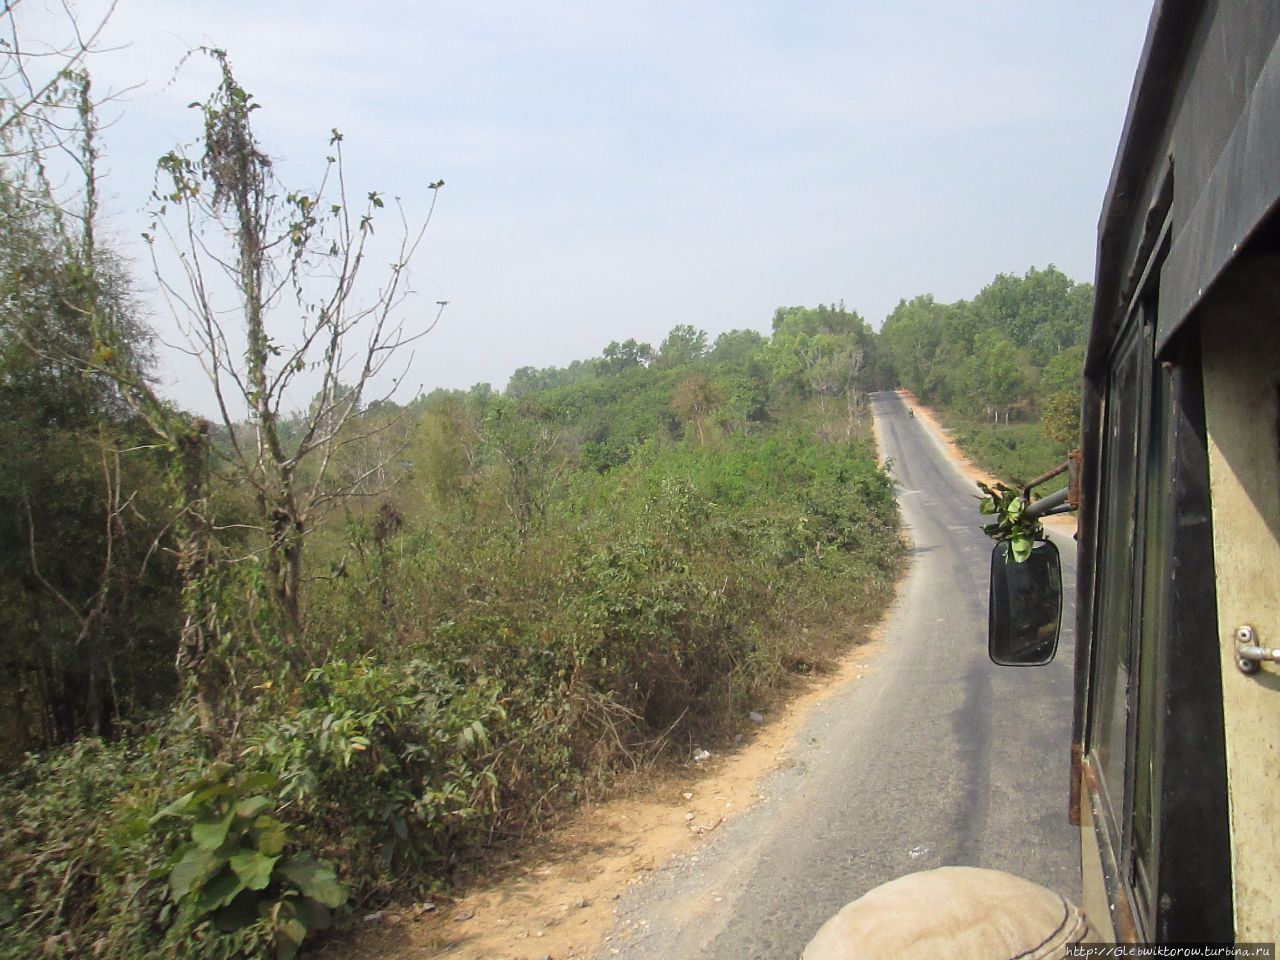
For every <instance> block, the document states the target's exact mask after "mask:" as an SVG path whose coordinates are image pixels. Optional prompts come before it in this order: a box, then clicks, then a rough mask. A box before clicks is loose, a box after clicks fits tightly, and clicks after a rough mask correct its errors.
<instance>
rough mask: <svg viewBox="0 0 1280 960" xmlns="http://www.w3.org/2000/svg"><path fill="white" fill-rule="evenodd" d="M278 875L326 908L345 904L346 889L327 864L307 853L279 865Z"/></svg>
mask: <svg viewBox="0 0 1280 960" xmlns="http://www.w3.org/2000/svg"><path fill="white" fill-rule="evenodd" d="M280 873H281V874H282V875H283V876H285V877H286V878H288V879H289V880H291V881H292V882H293V883H295V884H297V886H298V889H299V890H301V891H302V892H303V894H304V895H306V896H308V897H311V898H312V899H313V900H319V901H320V902H321V903H323V904H324V905H325V906H326V907H333V908H337V907H340V906H342V905H343V904H344V903H346V902H347V888H346V885H345V884H343V883H342V882H341V881H340V880H339V879H338V875H337V874H336V873H334V871H333V868H332V867H331V866H329V864H327V863H325V862H323V861H320V860H316V859H315V858H314V857H313V856H311V854H309V853H300V854H298V855H297V856H293V857H290V858H289V859H288V860H285V861H284V862H283V863H281V864H280Z"/></svg>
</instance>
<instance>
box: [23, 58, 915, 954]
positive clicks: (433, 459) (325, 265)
mask: <svg viewBox="0 0 1280 960" xmlns="http://www.w3.org/2000/svg"><path fill="white" fill-rule="evenodd" d="M200 55H201V56H205V57H208V58H210V59H211V60H212V61H213V63H214V65H215V67H216V68H217V71H218V73H219V75H220V78H221V79H220V82H219V83H218V85H217V87H216V89H215V90H214V91H213V93H212V94H211V95H210V97H209V98H208V99H207V100H205V101H203V102H201V103H199V104H196V105H194V106H196V107H197V108H198V116H199V120H200V126H199V130H198V134H197V136H196V138H195V139H194V140H193V142H192V143H191V144H189V145H186V146H185V147H179V148H176V149H175V150H174V151H173V152H171V153H169V154H167V155H166V156H164V157H162V158H160V160H159V164H158V168H157V181H156V182H157V187H156V193H155V196H154V197H153V202H154V206H155V211H154V212H155V219H156V226H155V227H154V228H153V230H152V231H151V232H150V233H149V234H148V236H147V238H146V239H147V241H148V242H149V243H150V244H151V248H152V250H153V251H154V264H155V268H156V271H157V273H156V283H157V284H158V285H159V286H160V287H161V288H162V289H163V290H165V291H166V292H167V293H168V294H169V296H170V299H171V302H173V303H176V304H178V305H179V307H180V309H179V319H180V320H181V322H182V323H183V324H184V325H185V330H186V333H187V336H188V340H189V343H190V346H191V349H192V350H193V351H194V352H195V353H196V354H197V355H198V356H199V357H200V358H201V359H202V361H203V363H204V366H205V368H206V370H207V371H208V373H209V375H210V377H211V380H212V382H213V385H214V386H215V388H216V392H217V396H218V398H219V404H218V406H219V411H218V413H219V415H218V417H217V418H216V419H215V420H213V421H210V420H206V419H204V418H202V417H199V416H197V415H195V414H193V413H190V412H187V411H183V410H180V409H177V408H175V407H174V406H173V405H172V404H170V403H168V402H166V401H165V399H164V398H163V397H161V396H160V395H159V394H158V392H157V389H156V386H155V383H154V379H153V375H152V371H153V369H154V357H153V353H152V347H153V341H152V340H151V338H150V334H149V332H148V331H147V329H146V327H145V324H143V323H142V321H141V320H140V319H139V316H140V314H139V310H138V308H137V305H136V304H135V302H134V298H133V295H132V293H131V291H132V289H133V287H134V284H135V282H136V281H135V278H134V277H132V276H131V275H130V273H129V270H128V269H127V268H126V267H125V266H124V265H123V262H122V260H121V259H120V258H119V257H117V256H116V255H115V254H114V253H113V251H112V250H110V249H107V248H105V247H103V246H102V245H101V244H100V243H99V241H98V238H97V234H96V231H95V224H96V218H97V208H96V197H97V191H98V184H97V179H96V172H95V166H96V164H95V161H96V157H97V152H98V146H97V142H98V141H97V137H98V132H97V127H96V119H95V110H94V106H93V102H92V96H91V86H90V82H89V78H88V76H87V75H86V74H84V73H82V72H79V71H78V70H75V69H72V70H68V71H66V72H64V73H63V74H61V75H60V76H59V77H58V78H57V79H56V82H55V83H53V84H52V85H51V86H49V87H48V88H46V89H45V91H44V94H45V97H44V99H43V100H41V101H39V102H34V103H33V104H31V105H28V106H27V107H25V108H24V111H23V112H20V113H16V114H14V115H12V116H11V117H10V118H9V120H8V123H7V126H6V127H5V128H4V135H5V137H6V138H7V141H6V148H7V149H6V152H5V154H4V157H3V162H2V163H0V284H3V289H4V293H5V296H4V298H3V310H2V312H0V401H3V402H0V439H2V440H3V446H2V448H3V450H4V453H5V457H6V464H5V466H6V469H5V470H3V471H0V523H2V524H3V525H4V531H5V535H4V537H3V538H0V565H3V571H4V576H3V577H2V578H0V621H2V622H3V627H4V629H3V630H2V631H0V660H2V661H3V662H4V664H5V666H6V670H5V671H3V673H0V729H3V732H4V737H3V741H2V743H3V746H0V878H3V879H0V957H6V958H9V957H11V958H19V957H21V958H27V957H32V956H49V957H71V956H90V955H91V956H95V957H103V958H111V957H115V958H131V960H132V958H140V957H184V958H188V957H235V956H276V957H290V956H293V955H294V954H296V953H297V952H298V950H299V949H301V948H302V947H303V945H304V944H309V943H313V942H314V941H315V939H316V938H315V933H316V931H318V930H321V929H324V928H326V927H328V926H330V925H331V924H333V923H334V922H342V921H343V919H344V918H345V917H348V916H350V915H351V913H352V911H353V909H355V908H358V907H366V906H370V905H377V904H381V903H385V902H388V901H389V900H391V899H392V898H393V897H396V898H404V897H412V896H415V895H419V894H421V893H422V892H424V891H427V890H432V889H435V890H440V889H447V888H448V886H449V885H450V883H451V882H452V881H453V878H454V877H455V875H456V873H457V871H458V869H459V867H460V866H463V865H465V864H468V863H470V862H472V861H473V860H474V859H475V858H476V857H477V856H479V855H482V854H483V852H484V851H485V850H486V849H488V848H491V847H492V846H493V845H495V844H500V843H503V842H506V841H510V840H516V839H519V838H521V837H525V836H528V835H530V834H531V833H535V832H536V831H538V830H539V829H542V828H544V827H545V826H546V825H547V824H548V823H550V822H552V821H553V820H554V818H555V817H556V816H557V815H558V814H559V813H561V812H563V811H565V810H567V809H569V808H571V807H572V806H573V805H574V804H575V803H577V802H579V801H580V800H581V799H582V798H584V797H588V796H592V795H597V794H599V793H600V792H601V791H603V790H606V789H608V788H609V786H610V785H611V784H612V783H613V782H614V781H615V779H616V778H617V776H618V775H619V774H620V773H621V772H625V771H628V770H633V769H635V768H638V767H640V766H642V765H644V764H648V763H652V762H655V761H662V760H664V759H667V758H676V759H680V760H687V759H688V757H689V756H690V753H691V752H692V750H693V749H694V748H695V747H700V746H709V747H716V746H717V745H718V744H720V743H722V742H727V741H729V740H731V738H732V736H733V734H734V732H735V731H736V730H739V729H741V728H742V725H743V723H744V720H745V718H746V716H747V714H748V713H749V712H750V711H752V710H758V709H762V708H764V707H765V706H766V705H767V704H768V703H769V702H770V701H771V699H772V698H775V697H776V696H778V694H779V692H780V691H781V690H783V689H784V688H785V686H786V682H787V678H788V677H790V676H793V675H795V674H796V673H803V672H807V671H811V670H814V669H818V668H820V667H821V666H822V665H823V664H824V663H826V662H828V661H830V660H831V659H832V658H833V657H835V656H837V655H838V654H839V653H840V652H841V651H842V650H844V649H846V648H847V647H848V646H849V644H851V643H852V642H855V641H856V640H858V639H859V638H861V637H863V636H864V635H865V633H866V630H867V628H868V626H869V624H870V623H871V622H872V621H874V620H875V619H876V617H877V616H878V615H879V612H880V610H881V609H882V607H883V606H884V604H885V602H886V600H887V599H888V597H889V596H890V594H891V592H892V588H893V584H894V582H895V580H896V577H897V573H898V570H899V565H900V562H901V557H902V549H901V545H900V542H899V537H898V520H897V510H896V505H895V503H894V499H893V490H892V484H891V481H890V479H889V478H888V477H887V476H886V475H885V474H884V473H883V472H882V471H881V470H880V469H879V467H878V466H877V463H876V456H875V449H874V444H873V441H872V439H871V435H870V428H869V418H868V415H867V404H866V391H867V389H868V388H869V387H871V386H873V385H874V384H873V383H872V381H871V379H870V378H871V377H872V376H873V371H875V370H877V369H878V365H877V364H876V363H875V357H874V351H875V340H874V337H873V335H872V333H871V331H870V329H869V328H868V327H867V325H866V324H865V323H864V322H863V321H862V320H861V318H860V317H858V316H857V315H856V314H855V313H852V312H850V311H847V310H844V309H843V308H840V307H836V306H832V307H825V306H823V307H818V308H815V309H805V308H789V309H781V310H779V311H777V313H776V315H775V317H774V321H773V327H772V330H771V331H770V333H769V334H768V335H764V334H761V333H758V332H755V331H750V330H739V331H732V332H729V333H726V334H723V335H722V336H720V337H719V338H717V339H716V340H715V341H714V342H713V343H710V342H708V337H707V335H706V334H705V333H704V332H703V331H701V330H699V329H696V328H694V327H692V326H689V325H681V326H677V327H675V328H674V329H673V330H672V331H671V332H670V334H669V335H668V336H667V337H666V338H665V340H664V341H663V342H662V343H661V344H659V345H657V346H656V347H653V346H651V345H648V344H643V343H637V342H635V341H627V342H625V343H612V344H609V345H608V346H606V347H605V348H604V350H603V353H602V355H601V356H597V357H593V358H588V359H585V360H582V361H579V362H576V363H574V364H572V365H570V366H569V367H568V368H564V369H559V368H552V369H541V370H537V369H533V368H525V369H522V370H520V371H517V372H516V374H515V375H514V376H513V377H512V379H511V382H510V383H509V384H507V385H506V387H505V389H502V390H495V389H493V388H491V387H489V386H488V385H478V386H477V387H475V388H473V389H472V390H470V391H454V392H448V391H437V392H436V393H433V394H431V395H429V396H427V397H423V398H420V399H418V400H415V401H413V402H412V403H409V404H408V405H406V406H401V405H398V404H397V403H396V402H394V401H393V400H392V399H391V398H390V397H389V396H388V395H387V394H386V393H379V392H378V391H377V386H378V384H379V382H380V381H379V378H378V372H379V369H380V368H381V366H382V365H383V364H385V363H386V361H387V358H388V357H391V356H394V355H395V354H396V352H397V350H398V349H399V348H401V347H403V346H404V345H405V344H407V343H409V342H410V341H411V340H413V339H415V338H416V337H418V336H420V335H422V334H424V333H426V332H428V331H429V330H430V328H431V326H432V325H433V324H434V323H435V322H436V320H437V319H438V317H439V309H438V308H436V307H432V308H430V310H428V311H425V312H424V311H423V310H422V309H421V308H420V307H418V306H416V305H413V304H409V303H407V302H405V301H404V299H403V298H402V297H401V296H400V295H399V293H398V289H399V288H398V279H399V277H400V274H401V272H402V271H403V269H404V267H405V265H406V264H407V263H408V262H409V259H410V257H411V255H412V253H413V249H414V247H415V246H416V243H417V239H418V238H419V237H421V236H422V230H423V229H425V227H426V220H425V219H423V220H422V221H420V222H419V224H418V226H416V227H413V228H408V229H406V231H405V235H404V237H403V242H402V243H401V246H400V256H399V257H398V258H397V259H396V260H395V261H394V262H393V263H392V265H391V267H390V274H389V276H388V275H386V274H385V273H384V275H383V276H382V277H380V278H377V279H375V280H373V281H371V286H370V287H369V289H371V290H372V291H373V292H372V295H371V296H365V297H363V298H362V297H361V295H360V294H359V291H361V290H362V289H365V288H364V287H363V286H362V284H365V283H366V281H364V279H363V278H362V276H361V275H360V266H361V264H362V263H364V261H365V257H364V252H363V251H364V248H365V244H366V242H367V241H368V239H369V237H370V236H371V235H372V231H373V227H372V224H373V223H374V221H375V220H378V219H379V218H380V217H381V216H383V208H384V206H385V205H387V204H388V203H389V202H390V201H384V199H383V198H382V197H381V196H380V195H379V194H378V193H376V192H370V193H367V195H365V196H366V197H367V199H366V200H363V201H361V202H360V203H359V204H353V203H352V202H351V201H350V200H349V199H348V197H347V196H346V195H345V193H344V192H343V191H344V190H345V188H346V184H345V179H344V178H343V177H342V175H341V156H342V154H341V151H342V139H341V136H340V135H339V134H337V133H335V134H334V135H333V138H332V141H331V143H330V148H331V151H332V153H331V156H330V157H329V158H328V159H327V161H326V165H325V166H326V169H328V170H329V171H330V175H329V176H328V177H325V178H322V179H323V180H324V182H327V183H329V184H330V186H331V187H332V190H331V191H330V192H327V193H326V192H325V191H324V190H317V191H311V192H307V191H294V190H291V189H289V188H288V187H286V186H284V185H282V184H280V183H279V182H278V181H277V180H276V171H275V169H274V168H273V166H272V164H271V163H270V162H269V161H268V160H267V159H266V156H267V154H266V151H265V149H264V148H262V147H261V146H260V145H259V144H258V142H257V140H256V139H255V137H254V132H253V125H252V122H251V121H252V117H253V114H254V111H255V110H256V107H257V105H256V104H255V103H254V102H253V99H252V97H251V96H250V95H249V94H248V93H247V92H246V91H244V90H243V89H242V88H240V87H239V86H238V84H237V83H236V81H235V78H234V75H233V74H232V71H231V68H230V64H229V62H228V60H227V58H226V56H225V55H224V54H223V53H222V52H221V51H215V50H209V51H202V52H201V53H200ZM50 138H56V142H57V144H58V146H59V150H60V152H61V153H62V154H63V155H67V156H70V157H72V158H74V160H75V163H74V165H73V166H74V169H76V170H78V171H79V174H80V175H81V176H82V178H83V183H82V190H81V191H80V193H79V194H78V195H73V196H68V195H66V193H65V192H62V188H61V187H60V188H59V189H55V188H54V186H53V183H54V181H53V180H52V179H51V177H50V172H49V168H48V166H47V165H46V162H45V158H46V152H45V151H46V150H47V147H48V143H49V140H50ZM58 182H59V183H64V182H65V181H58ZM440 186H442V184H441V183H439V182H437V183H433V184H431V187H430V190H431V196H432V197H434V195H435V194H436V193H437V192H438V190H439V188H440ZM332 191H337V192H336V193H335V192H332ZM429 216H430V208H428V211H427V214H426V217H427V218H429ZM403 222H407V218H406V220H403V221H402V223H403ZM172 271H176V272H172ZM217 274H220V275H221V276H222V279H221V280H219V281H217V282H216V283H209V282H207V281H206V278H207V277H211V276H214V275H217ZM231 342H242V343H243V344H244V345H245V346H244V347H243V348H242V349H241V348H237V349H234V350H233V349H229V348H228V344H229V343H231Z"/></svg>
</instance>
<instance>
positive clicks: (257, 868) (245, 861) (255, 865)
mask: <svg viewBox="0 0 1280 960" xmlns="http://www.w3.org/2000/svg"><path fill="white" fill-rule="evenodd" d="M279 859H280V858H279V857H268V856H264V855H263V854H261V853H259V852H258V851H257V850H243V849H242V850H238V851H236V852H235V853H234V854H232V856H231V859H230V860H229V861H228V862H229V863H230V864H231V869H232V870H233V871H234V872H235V875H236V876H237V877H239V878H240V880H241V882H243V883H244V885H245V887H247V888H248V889H250V890H265V889H266V887H267V884H269V883H270V882H271V872H272V870H273V869H274V868H275V865H276V861H277V860H279Z"/></svg>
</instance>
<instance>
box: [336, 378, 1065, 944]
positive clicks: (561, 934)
mask: <svg viewBox="0 0 1280 960" xmlns="http://www.w3.org/2000/svg"><path fill="white" fill-rule="evenodd" d="M903 397H904V399H906V400H907V401H908V402H909V403H910V404H911V406H912V408H913V409H914V410H915V411H916V416H917V417H919V418H921V419H923V420H924V421H925V422H926V423H927V424H929V425H930V426H931V427H932V428H933V429H934V431H935V432H936V434H937V436H938V437H939V439H940V440H941V442H942V444H943V445H944V446H945V448H946V449H947V451H948V453H949V455H950V456H951V457H952V458H953V459H954V460H955V461H956V462H957V464H958V465H959V467H960V468H961V470H962V471H963V472H964V473H965V474H966V475H967V476H969V477H971V478H972V479H974V480H980V479H981V480H987V481H988V482H989V481H990V479H991V478H989V477H988V476H986V475H985V474H983V473H982V472H981V471H980V470H978V469H977V468H976V467H975V466H974V465H973V464H972V463H970V462H969V461H968V460H967V459H965V458H964V456H963V455H962V454H961V453H960V451H959V449H958V448H957V447H956V446H955V444H954V443H952V441H951V440H950V439H949V437H948V434H947V432H946V431H945V430H944V429H943V428H942V427H941V426H940V425H939V424H938V422H937V420H936V418H935V417H934V416H933V414H932V412H931V411H930V410H929V409H928V408H926V407H922V406H920V405H919V404H918V403H917V402H916V399H915V397H913V396H911V395H910V394H909V393H906V392H903ZM975 493H976V490H975ZM976 519H977V518H976V514H975V522H976ZM1050 522H1052V523H1053V524H1054V525H1055V526H1057V527H1059V528H1060V529H1063V530H1064V531H1070V530H1071V529H1074V525H1075V524H1074V519H1073V518H1072V517H1070V516H1068V517H1057V518H1050ZM886 609H887V608H886ZM879 649H880V642H879V631H878V629H872V630H871V631H870V635H869V637H868V638H867V639H866V641H864V642H863V643H861V644H859V645H857V646H855V647H854V648H853V649H852V651H850V653H848V654H847V655H846V656H845V657H844V658H843V660H841V661H840V663H839V665H838V666H837V667H836V669H835V670H833V671H831V672H830V673H828V674H825V675H823V676H820V677H814V678H812V679H809V680H806V681H805V682H804V686H803V689H802V690H801V692H800V693H799V694H797V695H796V696H794V697H793V698H792V699H791V700H790V701H788V702H787V703H785V704H783V705H781V706H779V707H778V708H776V709H775V710H774V711H772V715H770V716H769V717H767V718H766V720H765V722H764V723H763V724H761V725H756V724H753V723H751V722H750V721H749V720H748V719H747V718H744V721H743V728H744V729H743V734H744V739H743V743H742V745H741V746H740V747H739V748H738V749H737V750H736V751H735V752H734V753H732V754H731V755H728V756H717V757H712V758H711V759H710V760H708V761H705V762H702V763H695V762H693V761H690V762H689V763H688V764H687V765H686V766H685V767H684V768H682V769H677V770H674V771H669V772H667V773H665V774H662V775H659V776H648V777H646V778H644V779H643V780H640V779H637V780H636V781H635V782H634V783H632V784H630V785H629V790H628V788H627V787H624V791H627V792H628V793H629V795H624V796H622V797H620V798H618V799H615V800H611V801H609V802H606V803H598V804H590V805H587V806H585V807H584V808H583V809H581V810H579V811H577V812H576V813H574V814H573V815H572V816H571V817H570V818H569V819H568V820H567V821H566V822H565V823H563V824H562V825H561V826H559V827H557V828H556V829H555V830H553V831H551V832H549V833H548V834H547V835H546V836H544V837H542V838H541V839H539V840H538V841H536V842H534V843H532V844H530V845H529V846H528V847H527V848H526V849H524V850H523V851H521V852H520V854H519V857H518V859H516V858H513V859H512V860H511V862H510V863H508V864H507V866H506V867H505V868H501V869H497V870H495V871H494V873H493V874H492V875H490V876H489V877H488V878H487V879H483V880H480V881H478V882H477V883H476V884H475V885H474V886H473V887H472V888H471V890H470V892H469V893H468V894H467V895H466V896H465V897H464V898H463V899H460V900H456V901H454V900H438V901H436V902H434V903H433V904H431V905H430V909H427V908H426V905H422V904H420V905H415V906H411V907H407V908H397V909H394V910H387V911H382V912H380V913H379V914H376V915H372V916H370V917H368V918H367V919H366V921H365V922H364V923H363V924H362V925H361V926H362V929H361V930H359V931H358V932H357V933H356V934H353V935H350V936H346V937H343V938H340V939H336V940H335V941H334V942H332V943H330V944H329V945H328V946H327V947H326V948H325V950H323V951H322V952H321V953H320V956H321V957H322V958H324V960H435V958H446V957H447V958H449V960H494V958H503V960H508V958H509V960H545V958H551V960H570V958H585V957H589V956H592V955H595V954H597V953H599V952H602V951H604V949H605V948H606V947H607V946H608V944H607V942H606V940H605V938H606V937H607V936H608V935H609V932H610V930H611V929H612V927H613V924H614V918H615V901H617V900H618V898H619V897H620V896H621V894H622V892H623V891H624V890H625V889H626V888H627V886H629V885H631V884H637V883H642V882H644V880H645V877H646V876H647V875H649V874H650V873H651V872H653V871H654V870H655V869H657V868H658V867H660V866H661V865H663V864H664V863H666V862H667V861H668V860H669V859H670V858H671V857H673V856H674V855H676V854H685V853H688V852H691V851H692V850H694V849H695V848H696V847H697V846H698V845H699V844H700V843H702V842H704V840H705V839H706V838H707V837H708V836H710V835H711V834H713V833H714V831H716V830H717V829H718V828H719V827H720V826H721V825H722V824H723V823H724V822H725V821H726V820H728V819H730V818H732V817H734V816H736V815H738V814H740V813H742V812H743V811H745V810H748V809H750V808H751V807H752V806H753V805H754V804H755V803H756V802H757V801H758V799H759V793H758V791H759V787H760V785H761V784H762V783H763V781H764V779H765V777H767V776H768V774H770V773H771V772H772V771H774V770H775V769H777V768H778V767H779V766H781V765H783V764H785V763H787V762H788V760H789V757H788V753H787V751H788V749H789V748H790V745H791V743H792V741H793V739H794V737H795V734H796V732H797V731H798V730H799V729H800V728H801V726H802V725H803V724H804V722H805V720H806V719H807V717H808V714H809V711H810V710H811V709H812V708H813V706H814V705H816V704H817V703H818V702H820V701H821V700H823V699H825V698H826V697H827V696H828V695H829V694H830V693H831V692H832V690H833V689H834V688H836V687H838V686H843V685H844V684H848V683H855V682H857V680H858V679H859V678H860V677H862V676H864V675H865V674H866V673H867V672H868V671H869V670H872V669H874V665H875V655H876V653H877V652H878V650H879Z"/></svg>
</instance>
